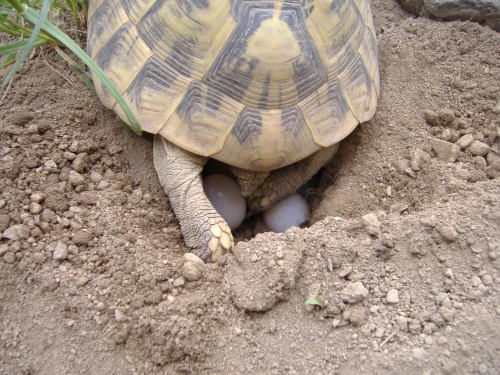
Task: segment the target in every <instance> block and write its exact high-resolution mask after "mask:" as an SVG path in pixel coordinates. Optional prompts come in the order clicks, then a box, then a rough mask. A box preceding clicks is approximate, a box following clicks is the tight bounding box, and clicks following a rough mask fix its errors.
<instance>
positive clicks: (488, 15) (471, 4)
mask: <svg viewBox="0 0 500 375" xmlns="http://www.w3.org/2000/svg"><path fill="white" fill-rule="evenodd" d="M399 2H400V3H401V5H402V6H403V8H405V9H406V10H408V11H409V12H411V13H413V14H416V15H417V16H424V17H437V18H443V19H447V20H471V21H476V22H485V21H486V22H487V24H488V26H490V27H491V28H493V29H494V30H497V31H499V30H500V29H499V28H497V27H499V26H500V25H499V20H500V2H499V1H498V0H399Z"/></svg>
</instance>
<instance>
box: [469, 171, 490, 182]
mask: <svg viewBox="0 0 500 375" xmlns="http://www.w3.org/2000/svg"><path fill="white" fill-rule="evenodd" d="M487 179H488V175H487V174H486V173H485V172H483V171H481V170H479V169H471V170H470V171H469V180H470V181H471V182H478V181H486V180H487Z"/></svg>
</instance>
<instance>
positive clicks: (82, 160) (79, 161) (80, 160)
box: [71, 152, 89, 173]
mask: <svg viewBox="0 0 500 375" xmlns="http://www.w3.org/2000/svg"><path fill="white" fill-rule="evenodd" d="M88 164H89V155H88V154H87V153H86V152H82V153H80V154H78V155H76V158H75V160H73V163H72V164H71V165H72V167H73V169H74V170H75V171H77V172H78V173H83V172H84V171H85V168H87V166H88Z"/></svg>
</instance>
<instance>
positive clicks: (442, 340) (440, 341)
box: [436, 336, 448, 346]
mask: <svg viewBox="0 0 500 375" xmlns="http://www.w3.org/2000/svg"><path fill="white" fill-rule="evenodd" d="M436 342H437V343H438V345H441V346H443V345H446V344H447V343H448V340H447V339H446V337H444V336H438V338H437V339H436Z"/></svg>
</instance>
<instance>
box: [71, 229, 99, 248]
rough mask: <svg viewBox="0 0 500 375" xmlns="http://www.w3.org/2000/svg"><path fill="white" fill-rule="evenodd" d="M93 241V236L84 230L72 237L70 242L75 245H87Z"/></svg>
mask: <svg viewBox="0 0 500 375" xmlns="http://www.w3.org/2000/svg"><path fill="white" fill-rule="evenodd" d="M93 239H94V235H93V234H92V233H90V232H87V231H84V230H79V231H78V232H76V233H75V235H74V236H73V238H72V241H73V242H74V243H75V245H87V244H88V243H89V242H90V241H92V240H93Z"/></svg>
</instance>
